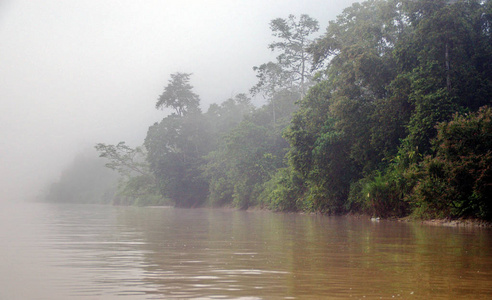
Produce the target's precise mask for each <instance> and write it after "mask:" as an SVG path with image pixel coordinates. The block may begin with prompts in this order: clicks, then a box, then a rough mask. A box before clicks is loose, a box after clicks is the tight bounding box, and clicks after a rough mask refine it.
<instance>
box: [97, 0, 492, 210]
mask: <svg viewBox="0 0 492 300" xmlns="http://www.w3.org/2000/svg"><path fill="white" fill-rule="evenodd" d="M270 29H271V30H272V34H273V36H274V37H275V40H274V41H273V42H272V43H271V44H270V45H269V48H270V49H271V50H273V51H275V52H276V53H278V56H277V58H276V61H274V62H267V63H265V64H262V65H260V66H257V67H254V68H253V69H254V70H255V71H256V73H257V77H258V83H257V84H256V85H255V86H254V87H252V89H251V90H250V94H251V95H263V96H264V97H265V98H266V99H267V103H266V104H265V105H263V106H262V107H259V108H257V107H254V106H253V105H252V104H251V102H250V98H249V96H248V95H247V94H239V95H237V96H235V97H233V98H231V99H228V100H227V101H225V102H223V103H222V104H220V105H219V104H213V105H211V106H210V107H209V108H208V110H207V111H206V112H202V111H201V110H200V108H199V96H198V95H196V94H195V93H194V92H193V87H192V86H191V85H190V83H189V80H190V75H191V74H187V73H175V74H172V75H171V79H170V80H169V82H168V84H167V86H166V87H165V89H164V92H163V93H162V95H160V97H159V98H158V100H157V103H156V108H161V107H169V108H172V109H174V113H172V114H171V115H169V116H167V117H165V118H164V119H163V120H162V121H161V122H159V123H155V124H154V125H152V126H151V127H150V128H149V130H148V134H147V137H146V139H145V141H144V143H143V147H142V148H137V149H132V148H129V147H127V146H126V145H125V144H124V143H120V144H118V145H106V144H98V145H97V149H98V151H99V152H100V154H101V156H103V157H106V158H108V159H109V161H110V163H109V164H108V166H109V167H111V168H113V169H115V170H118V171H120V172H121V173H122V174H124V177H125V178H126V179H125V181H124V184H123V188H122V190H124V191H125V193H126V195H131V194H132V193H134V194H135V195H144V194H147V195H152V197H151V198H152V199H155V197H162V198H163V199H170V201H172V203H174V205H176V206H179V207H197V206H203V205H210V206H234V207H238V208H242V209H245V208H248V207H250V206H261V207H267V208H270V209H273V210H281V211H319V212H324V213H330V214H344V213H348V212H357V213H367V214H371V215H374V216H380V217H400V216H408V215H413V216H416V217H424V218H434V217H441V218H443V217H452V218H457V217H474V218H482V219H490V218H491V217H492V123H491V118H492V109H491V108H490V104H491V100H492V3H491V1H488V0H486V1H478V0H476V1H473V0H469V1H445V0H406V1H391V0H387V1H366V2H363V3H355V4H353V5H352V6H350V7H348V8H346V9H345V10H344V11H343V13H342V14H341V15H339V16H338V17H337V19H336V20H334V21H330V22H329V25H328V27H327V29H326V32H325V33H324V34H323V35H322V36H319V37H318V38H312V35H313V34H314V33H316V32H317V31H318V29H319V25H318V22H317V21H316V20H314V19H312V18H311V17H309V16H307V15H301V16H299V17H296V16H292V15H291V16H288V17H287V18H285V19H282V18H278V19H275V20H272V21H271V23H270ZM136 154H139V155H142V157H143V159H141V160H139V161H138V162H135V161H134V156H135V155H136ZM135 164H136V165H137V167H138V168H137V169H135V168H134V167H135V166H136V165H135ZM132 168H133V169H132ZM141 201H142V200H141ZM130 202H131V201H130Z"/></svg>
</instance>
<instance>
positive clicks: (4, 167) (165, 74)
mask: <svg viewBox="0 0 492 300" xmlns="http://www.w3.org/2000/svg"><path fill="white" fill-rule="evenodd" d="M352 2H354V1H352V0H343V1H342V0H333V1H329V0H303V1H300V0H298V1H293V0H290V1H287V0H274V1H272V0H269V1H260V0H247V1H244V0H243V1H240V0H235V1H232V0H214V1H199V0H196V1H182V0H179V1H178V0H167V1H164V0H161V1H121V0H118V1H116V0H114V1H113V0H103V1H100V0H97V1H96V0H94V1H87V0H86V1H49V0H46V1H30V0H25V1H24V0H19V1H0V48H1V49H2V51H1V56H0V84H1V89H0V104H1V109H0V130H1V131H0V143H1V144H0V146H1V148H0V149H1V153H0V185H1V198H0V201H2V200H6V199H27V198H31V197H34V196H36V195H37V194H38V193H39V192H40V190H41V189H42V188H43V187H44V186H46V185H47V184H48V183H49V182H52V181H54V180H56V179H57V178H58V177H59V175H60V173H61V171H62V170H63V168H64V167H65V166H67V165H68V164H69V163H70V162H71V161H72V160H73V157H74V156H75V155H76V154H77V153H80V152H81V151H85V150H87V149H91V148H92V147H93V146H94V144H95V143H97V142H105V143H117V142H119V141H126V142H127V143H128V144H130V145H139V144H141V143H142V142H143V139H144V137H145V134H146V132H147V129H148V126H149V125H151V124H153V123H154V122H156V121H160V120H161V119H162V118H163V117H164V116H165V115H166V114H167V112H166V111H160V110H156V109H155V102H156V100H157V98H158V96H159V95H160V94H161V93H162V91H163V88H164V86H165V85H166V84H167V80H168V79H169V75H170V74H171V73H174V72H178V71H179V72H189V73H193V76H192V77H191V83H192V85H193V86H194V90H195V92H196V93H197V94H198V95H200V98H201V106H202V108H203V109H204V110H206V109H207V108H208V106H209V105H210V104H211V103H214V102H215V103H220V102H222V101H224V100H226V99H227V98H229V97H231V96H233V95H235V94H237V93H241V92H247V91H248V90H249V88H250V87H251V86H253V85H254V84H255V82H256V77H255V73H254V72H253V70H252V67H253V66H255V65H260V64H262V63H264V62H267V61H269V60H273V58H274V57H275V54H272V53H271V52H270V50H268V48H267V45H268V44H269V43H270V42H272V40H273V37H272V36H271V32H270V29H269V26H268V23H269V21H270V20H272V19H274V18H277V17H282V18H285V17H287V16H288V15H289V14H294V15H299V14H303V13H305V14H309V15H310V16H311V17H313V18H315V19H317V20H318V21H319V22H320V28H321V29H320V31H319V33H318V34H319V35H321V34H322V33H323V32H324V29H325V28H326V26H327V25H328V21H329V20H333V19H334V18H335V17H336V15H338V14H339V13H340V12H341V11H342V10H343V8H345V7H347V6H349V5H350V3H352ZM255 101H256V104H258V105H261V99H256V100H255Z"/></svg>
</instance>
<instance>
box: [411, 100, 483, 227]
mask: <svg viewBox="0 0 492 300" xmlns="http://www.w3.org/2000/svg"><path fill="white" fill-rule="evenodd" d="M437 130H438V134H437V137H436V139H434V140H433V142H432V145H433V147H434V149H435V151H436V154H435V156H433V157H431V156H428V157H426V158H425V159H424V161H423V162H422V163H420V165H419V171H418V172H417V177H418V178H419V180H418V182H417V184H416V185H415V187H414V189H413V193H412V195H411V196H410V197H409V200H410V201H411V202H412V204H413V205H414V206H415V207H416V213H417V214H419V215H421V216H425V217H440V216H443V215H449V216H451V217H477V218H485V219H490V218H491V217H492V109H491V108H490V107H482V108H480V110H479V111H478V112H476V113H473V114H468V115H464V116H459V115H457V114H456V115H455V116H454V119H453V120H452V121H450V122H443V123H440V124H439V125H438V126H437Z"/></svg>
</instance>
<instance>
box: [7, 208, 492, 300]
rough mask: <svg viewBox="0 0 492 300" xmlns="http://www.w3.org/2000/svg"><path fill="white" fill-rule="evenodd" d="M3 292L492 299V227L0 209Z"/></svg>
mask: <svg viewBox="0 0 492 300" xmlns="http://www.w3.org/2000/svg"><path fill="white" fill-rule="evenodd" d="M0 238H1V239H2V241H3V243H2V246H1V248H0V299H173V298H176V299H348V298H352V299H491V298H492V230H491V229H487V228H460V227H458V228H449V227H440V226H429V225H423V224H418V223H399V222H394V221H371V220H368V219H365V218H359V219H357V218H352V217H327V216H317V215H302V214H280V213H271V212H265V211H253V212H245V211H234V210H221V209H217V210H213V209H190V210H186V209H174V208H138V207H111V206H96V205H57V204H39V203H26V204H16V205H8V206H5V207H4V208H3V209H2V210H1V211H0Z"/></svg>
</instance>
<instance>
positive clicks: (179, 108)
mask: <svg viewBox="0 0 492 300" xmlns="http://www.w3.org/2000/svg"><path fill="white" fill-rule="evenodd" d="M190 76H191V73H179V72H178V73H174V74H171V79H170V80H169V83H168V85H167V86H166V87H165V88H164V92H163V93H162V95H160V96H159V99H158V100H157V103H156V104H155V107H156V108H157V109H159V108H162V107H163V106H164V107H171V108H173V109H174V110H175V112H176V114H177V115H178V116H183V115H185V114H186V113H188V112H190V111H197V110H199V107H198V105H199V103H200V98H199V97H198V95H197V94H195V93H194V92H193V86H191V84H190V83H189V81H190Z"/></svg>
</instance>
